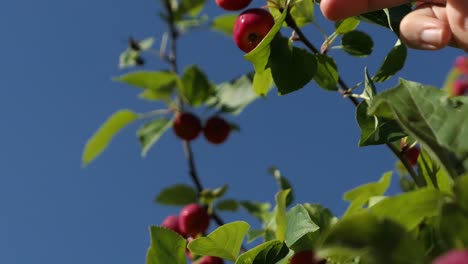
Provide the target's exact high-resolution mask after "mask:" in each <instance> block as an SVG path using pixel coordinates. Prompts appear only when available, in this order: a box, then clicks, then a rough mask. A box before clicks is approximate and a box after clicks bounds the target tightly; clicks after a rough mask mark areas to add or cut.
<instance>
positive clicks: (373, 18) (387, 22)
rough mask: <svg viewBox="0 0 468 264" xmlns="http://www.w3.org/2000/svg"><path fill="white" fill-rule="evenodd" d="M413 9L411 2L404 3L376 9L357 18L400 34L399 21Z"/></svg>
mask: <svg viewBox="0 0 468 264" xmlns="http://www.w3.org/2000/svg"><path fill="white" fill-rule="evenodd" d="M411 11H413V8H412V6H411V4H404V5H400V6H397V7H392V8H388V9H384V10H377V11H373V12H369V13H365V14H362V15H360V16H358V18H359V19H361V20H364V21H366V22H370V23H374V24H377V25H380V26H383V27H386V28H389V29H392V30H393V31H394V32H395V34H397V35H398V36H399V35H400V22H401V20H402V19H403V17H405V16H406V15H407V14H408V13H409V12H411Z"/></svg>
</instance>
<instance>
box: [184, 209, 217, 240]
mask: <svg viewBox="0 0 468 264" xmlns="http://www.w3.org/2000/svg"><path fill="white" fill-rule="evenodd" d="M209 225H210V216H209V215H208V213H207V212H206V210H205V208H203V207H201V206H200V205H198V204H189V205H187V206H185V207H184V208H182V210H180V213H179V227H180V231H182V233H184V234H186V235H188V236H192V237H196V236H197V235H198V234H200V233H203V232H205V231H206V230H207V229H208V226H209Z"/></svg>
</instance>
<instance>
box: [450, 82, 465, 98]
mask: <svg viewBox="0 0 468 264" xmlns="http://www.w3.org/2000/svg"><path fill="white" fill-rule="evenodd" d="M466 93H468V79H465V78H463V79H458V80H456V81H455V82H454V83H453V87H452V95H453V96H461V95H465V94H466Z"/></svg>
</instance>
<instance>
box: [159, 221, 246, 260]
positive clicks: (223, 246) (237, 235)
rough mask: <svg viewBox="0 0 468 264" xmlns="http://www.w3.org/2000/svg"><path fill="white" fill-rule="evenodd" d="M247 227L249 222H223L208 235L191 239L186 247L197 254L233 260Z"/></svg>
mask: <svg viewBox="0 0 468 264" xmlns="http://www.w3.org/2000/svg"><path fill="white" fill-rule="evenodd" d="M249 228H250V226H249V224H247V223H246V222H242V221H237V222H232V223H228V224H224V225H222V226H220V227H218V228H217V229H216V230H215V231H213V232H211V233H210V234H209V235H208V236H206V237H200V238H197V239H195V240H193V241H192V242H190V244H189V245H188V248H189V249H190V251H191V252H193V253H195V254H197V255H206V256H215V257H220V258H223V259H227V260H230V261H234V260H235V259H236V258H237V255H238V254H239V251H240V248H241V245H242V241H243V240H244V237H245V235H246V234H247V231H248V230H249ZM168 263H169V262H168Z"/></svg>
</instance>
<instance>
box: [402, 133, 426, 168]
mask: <svg viewBox="0 0 468 264" xmlns="http://www.w3.org/2000/svg"><path fill="white" fill-rule="evenodd" d="M400 148H401V151H402V153H403V156H404V157H405V158H406V160H407V161H408V163H409V164H410V165H411V166H414V165H416V164H418V158H419V154H420V153H421V150H420V149H419V147H417V146H413V147H410V146H409V145H408V144H407V142H406V138H404V139H402V140H401V142H400Z"/></svg>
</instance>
